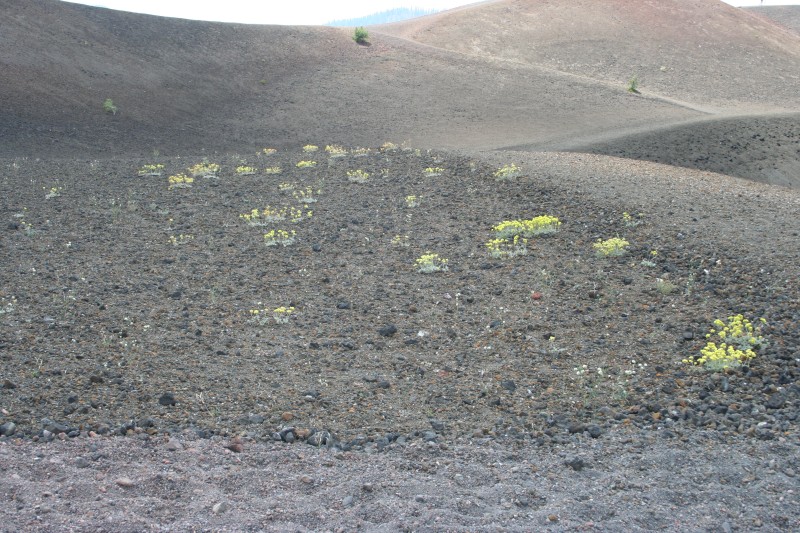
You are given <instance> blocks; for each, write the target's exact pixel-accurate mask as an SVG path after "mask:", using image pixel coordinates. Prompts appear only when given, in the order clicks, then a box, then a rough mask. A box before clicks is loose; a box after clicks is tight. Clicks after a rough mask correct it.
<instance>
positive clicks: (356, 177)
mask: <svg viewBox="0 0 800 533" xmlns="http://www.w3.org/2000/svg"><path fill="white" fill-rule="evenodd" d="M347 179H348V181H351V182H353V183H366V182H367V180H369V174H368V173H366V172H364V171H363V170H348V171H347Z"/></svg>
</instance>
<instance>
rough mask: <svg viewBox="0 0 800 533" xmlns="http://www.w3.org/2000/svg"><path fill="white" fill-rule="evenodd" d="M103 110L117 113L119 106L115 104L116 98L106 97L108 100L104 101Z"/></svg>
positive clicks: (113, 113)
mask: <svg viewBox="0 0 800 533" xmlns="http://www.w3.org/2000/svg"><path fill="white" fill-rule="evenodd" d="M103 111H105V112H106V113H111V114H112V115H116V114H117V106H115V105H114V100H112V99H111V98H106V101H105V102H103Z"/></svg>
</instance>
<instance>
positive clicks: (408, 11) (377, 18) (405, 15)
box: [326, 7, 438, 26]
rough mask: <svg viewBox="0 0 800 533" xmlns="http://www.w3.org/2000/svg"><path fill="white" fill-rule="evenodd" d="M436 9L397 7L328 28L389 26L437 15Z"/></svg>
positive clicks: (336, 21)
mask: <svg viewBox="0 0 800 533" xmlns="http://www.w3.org/2000/svg"><path fill="white" fill-rule="evenodd" d="M437 11H438V10H436V9H418V8H408V7H397V8H395V9H390V10H388V11H381V12H380V13H374V14H372V15H367V16H365V17H359V18H354V19H342V20H334V21H331V22H328V23H327V24H326V26H373V25H375V24H388V23H389V22H399V21H401V20H408V19H412V18H415V17H422V16H425V15H432V14H434V13H436V12H437Z"/></svg>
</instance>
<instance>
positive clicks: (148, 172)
mask: <svg viewBox="0 0 800 533" xmlns="http://www.w3.org/2000/svg"><path fill="white" fill-rule="evenodd" d="M162 170H164V165H142V168H140V169H139V171H138V174H139V176H160V175H161V171H162Z"/></svg>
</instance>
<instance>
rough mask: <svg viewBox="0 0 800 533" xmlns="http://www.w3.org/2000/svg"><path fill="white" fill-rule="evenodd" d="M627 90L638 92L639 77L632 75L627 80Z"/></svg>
mask: <svg viewBox="0 0 800 533" xmlns="http://www.w3.org/2000/svg"><path fill="white" fill-rule="evenodd" d="M628 92H629V93H633V94H639V78H638V77H637V76H634V77H632V78H631V79H630V80H628Z"/></svg>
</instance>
